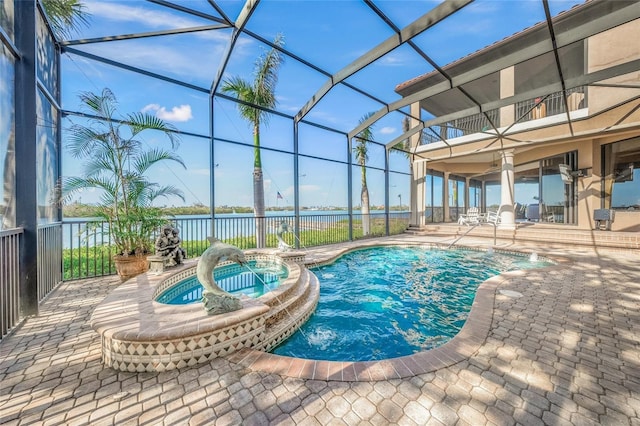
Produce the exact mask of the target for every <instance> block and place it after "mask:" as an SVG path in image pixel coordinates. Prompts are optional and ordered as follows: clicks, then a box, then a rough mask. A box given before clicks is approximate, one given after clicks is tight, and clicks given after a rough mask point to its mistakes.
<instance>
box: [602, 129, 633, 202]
mask: <svg viewBox="0 0 640 426" xmlns="http://www.w3.org/2000/svg"><path fill="white" fill-rule="evenodd" d="M602 150H603V157H604V163H603V177H604V179H603V180H604V185H603V192H604V194H603V199H604V207H605V208H611V209H616V210H628V211H640V138H635V139H629V140H626V141H621V142H616V143H613V144H609V145H605V146H603V147H602Z"/></svg>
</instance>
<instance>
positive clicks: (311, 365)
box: [226, 242, 571, 382]
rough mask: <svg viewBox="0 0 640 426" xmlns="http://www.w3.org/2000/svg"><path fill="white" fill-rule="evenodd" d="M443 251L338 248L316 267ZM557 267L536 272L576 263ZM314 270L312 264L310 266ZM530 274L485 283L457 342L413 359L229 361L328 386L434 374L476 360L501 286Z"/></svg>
mask: <svg viewBox="0 0 640 426" xmlns="http://www.w3.org/2000/svg"><path fill="white" fill-rule="evenodd" d="M385 246H396V247H403V246H404V247H416V246H425V247H427V246H428V247H440V248H441V247H443V245H442V244H437V243H426V244H411V243H406V242H402V243H395V242H385V243H380V242H371V243H364V244H360V245H352V246H349V247H344V248H339V249H336V251H335V252H334V253H332V255H330V256H329V257H327V258H326V259H322V260H321V261H315V263H313V266H317V265H323V264H327V263H331V262H333V261H334V260H335V259H337V258H338V257H340V256H342V255H344V254H345V253H348V252H351V251H356V250H359V249H364V248H372V247H385ZM457 247H459V248H463V249H467V250H478V251H480V250H485V251H486V248H484V249H482V248H478V247H473V246H464V245H459V246H457ZM494 250H495V251H496V252H503V253H517V254H520V255H522V254H530V253H529V252H526V251H517V250H502V249H494ZM545 258H546V259H550V260H552V261H553V262H555V263H556V264H555V265H552V266H547V267H543V268H535V270H536V271H552V270H554V269H559V268H563V267H565V265H566V264H567V263H569V262H571V260H570V259H568V258H565V257H560V256H543V257H541V259H545ZM307 266H310V265H309V262H308V264H307ZM524 274H526V271H525V270H518V271H508V272H503V273H501V274H499V275H496V276H494V277H491V278H489V279H487V280H485V281H483V282H482V283H481V284H480V285H479V286H478V290H477V291H476V295H475V298H474V300H473V303H472V305H471V310H470V312H469V316H468V317H467V320H466V321H465V323H464V325H463V327H462V329H461V330H460V331H459V332H458V334H456V335H455V336H454V337H453V338H452V339H451V340H449V341H448V342H447V343H445V344H444V345H442V346H439V347H437V348H434V349H430V350H428V351H423V352H418V353H415V354H412V355H406V356H402V357H396V358H389V359H384V360H377V361H326V360H313V359H304V358H294V357H289V356H283V355H276V354H272V353H268V352H263V351H259V350H256V349H250V348H245V349H241V350H239V351H236V352H234V353H232V354H229V355H227V356H226V358H227V360H229V361H230V362H233V363H235V364H238V365H240V366H243V367H245V368H247V369H249V370H252V371H260V372H264V373H270V374H278V375H281V376H287V377H293V378H299V379H310V380H322V381H342V382H359V381H380V380H390V379H402V378H406V377H413V376H417V375H420V374H424V373H430V372H433V371H436V370H439V369H442V368H445V367H449V366H451V365H453V364H457V363H458V362H461V361H464V360H465V359H468V358H470V357H471V356H472V355H473V354H474V353H476V352H477V351H478V350H479V349H480V347H481V346H482V344H483V343H484V342H485V340H486V339H487V337H488V336H489V332H490V330H491V324H492V321H493V312H494V303H495V299H496V291H497V290H498V287H499V286H500V285H501V284H502V283H505V282H508V281H509V280H510V279H512V278H514V277H518V276H521V275H524Z"/></svg>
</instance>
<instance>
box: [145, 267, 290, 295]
mask: <svg viewBox="0 0 640 426" xmlns="http://www.w3.org/2000/svg"><path fill="white" fill-rule="evenodd" d="M287 277H288V269H287V268H286V267H285V266H284V265H283V264H277V263H273V262H264V261H262V262H261V261H258V260H251V261H249V262H247V264H246V265H238V264H236V263H230V264H227V265H224V266H220V267H217V268H215V269H214V272H213V278H214V280H215V281H216V284H218V286H220V288H222V289H223V290H224V291H226V292H228V293H230V294H232V295H234V296H236V297H240V296H241V295H245V296H248V297H251V298H258V297H261V296H263V295H264V294H265V293H268V292H270V291H272V290H275V289H276V288H278V287H279V286H280V284H281V283H282V282H283V281H284V280H285V279H286V278H287ZM202 291H203V287H202V284H200V282H199V281H198V278H197V277H196V276H195V275H193V276H190V277H187V278H185V279H183V280H181V281H180V282H178V283H176V284H174V285H173V286H171V287H170V288H168V289H166V290H165V291H164V292H162V293H161V294H160V295H159V296H158V297H157V298H156V301H157V302H160V303H164V304H169V305H186V304H190V303H198V302H200V301H201V299H202Z"/></svg>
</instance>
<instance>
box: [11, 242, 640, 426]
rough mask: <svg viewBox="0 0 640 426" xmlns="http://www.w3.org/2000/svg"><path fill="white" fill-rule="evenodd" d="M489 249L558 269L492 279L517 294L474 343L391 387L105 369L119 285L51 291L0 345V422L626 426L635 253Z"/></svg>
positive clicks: (638, 323) (230, 370) (631, 383)
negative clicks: (547, 260)
mask: <svg viewBox="0 0 640 426" xmlns="http://www.w3.org/2000/svg"><path fill="white" fill-rule="evenodd" d="M392 239H393V240H399V241H403V242H406V243H408V244H410V243H414V242H415V243H429V242H442V243H444V244H446V243H448V242H450V241H452V239H453V238H451V237H429V236H411V235H402V236H397V237H392ZM461 243H463V244H465V245H479V246H487V245H488V244H490V243H492V240H491V241H489V240H487V239H480V238H477V237H465V238H464V239H463V240H462V241H461ZM498 247H499V248H505V249H514V250H515V249H522V250H524V251H527V252H530V251H536V252H537V253H538V254H540V255H556V256H563V257H567V258H570V259H571V260H572V261H571V262H569V263H567V264H565V265H563V267H562V268H551V269H548V270H545V271H536V270H533V271H528V272H527V273H526V274H513V275H510V276H508V277H506V278H505V279H503V280H501V281H500V283H499V284H498V285H497V286H496V288H497V289H501V290H513V291H517V292H520V293H522V294H523V295H524V296H523V297H519V298H510V297H507V296H505V295H502V294H500V293H498V292H495V296H494V302H493V312H492V319H491V325H490V327H489V328H488V334H487V335H486V336H481V337H483V341H482V343H481V344H480V345H479V347H478V349H477V350H475V351H474V352H473V353H472V354H471V356H468V357H463V359H462V360H461V361H458V362H456V363H454V364H452V365H450V366H448V367H445V368H440V369H437V370H435V371H432V372H429V373H423V374H416V375H415V376H410V377H406V378H402V379H399V378H398V379H384V380H373V381H372V380H369V381H351V382H345V381H337V380H318V379H302V378H298V377H290V376H284V375H280V374H274V373H271V372H265V370H267V371H268V370H269V369H272V370H273V371H281V367H276V366H269V365H263V366H261V367H260V368H254V366H252V365H251V363H247V362H246V360H247V358H246V357H244V358H243V357H241V356H238V355H236V356H235V357H234V356H231V357H229V358H227V359H217V360H214V361H212V362H211V363H209V364H204V365H200V366H197V367H193V368H186V369H182V370H172V371H169V372H165V373H124V372H117V371H115V370H112V369H109V368H105V367H104V366H103V365H102V364H101V360H100V341H99V336H98V334H97V333H95V332H94V331H93V330H92V329H91V327H90V326H89V323H88V319H89V316H90V314H91V312H92V310H93V308H94V307H95V306H96V305H97V303H98V302H99V301H101V300H102V299H103V298H104V297H105V296H106V295H107V294H108V293H109V292H110V291H112V290H113V289H114V288H115V287H117V286H118V285H119V279H118V278H116V277H111V278H101V279H93V280H83V281H74V282H68V283H64V284H63V285H61V286H60V287H59V288H58V289H56V290H55V291H54V292H53V293H52V294H51V296H50V297H49V298H48V299H47V300H46V301H45V302H44V303H43V304H42V305H41V309H40V315H39V316H38V317H36V318H30V319H28V320H27V321H26V323H25V324H24V325H23V326H22V327H20V328H19V329H18V330H16V332H15V333H13V334H12V335H11V336H9V337H8V338H5V339H4V340H3V341H2V342H1V343H0V351H1V353H0V424H3V425H5V424H6V425H40V424H42V425H55V424H64V425H76V424H77V425H86V424H90V425H110V424H118V425H139V424H140V425H142V424H145V425H158V424H166V425H236V424H243V425H266V424H278V425H289V424H291V425H296V424H300V425H356V424H363V425H387V424H406V425H427V424H428V425H454V424H455V425H467V424H468V425H474V426H475V425H484V424H496V425H514V424H524V425H536V424H549V425H565V424H567V425H568V424H574V425H606V424H611V425H635V426H640V420H639V417H640V253H639V252H638V251H637V250H624V251H620V250H616V251H609V250H605V249H602V248H599V249H594V248H589V247H586V246H583V247H576V248H571V249H567V248H566V247H562V246H560V245H557V246H553V245H551V244H547V245H545V246H543V245H541V244H537V245H528V246H526V247H522V246H517V247H516V246H513V245H512V243H509V242H506V241H503V242H501V241H498ZM338 250H339V247H335V246H329V247H321V248H317V249H311V250H309V253H308V255H307V257H308V258H311V259H316V260H318V261H321V260H322V259H324V258H326V257H331V256H333V255H334V254H335V253H336V251H338Z"/></svg>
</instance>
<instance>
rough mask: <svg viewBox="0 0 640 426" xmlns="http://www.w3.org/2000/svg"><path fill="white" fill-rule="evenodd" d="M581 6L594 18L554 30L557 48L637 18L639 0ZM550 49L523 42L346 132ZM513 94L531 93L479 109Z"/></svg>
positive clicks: (542, 43)
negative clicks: (523, 43) (506, 98)
mask: <svg viewBox="0 0 640 426" xmlns="http://www.w3.org/2000/svg"><path fill="white" fill-rule="evenodd" d="M583 7H584V10H583V12H582V13H584V14H586V15H587V16H592V17H594V18H593V19H589V20H586V21H585V22H584V23H582V24H580V25H577V26H569V27H567V26H565V28H564V31H557V32H556V46H555V47H556V48H557V49H560V48H562V47H564V46H568V45H570V44H571V43H575V42H577V41H580V40H583V39H586V38H588V37H591V36H593V35H596V34H599V33H601V32H603V31H606V30H608V29H611V28H614V27H616V26H618V25H622V24H624V23H626V22H629V21H632V20H634V19H638V18H640V2H634V3H629V2H603V1H601V2H591V3H587V4H586V5H585V6H583ZM607 8H609V9H612V8H613V9H615V10H608V11H607V13H605V10H604V9H607ZM553 50H554V46H553V43H552V42H551V41H550V39H549V38H547V39H544V40H542V41H539V42H537V43H534V44H532V45H528V46H523V48H522V49H519V50H515V51H514V52H512V53H510V54H506V55H503V56H500V57H496V59H495V60H493V61H490V62H487V63H484V64H478V66H477V67H475V68H474V69H472V70H471V71H468V72H465V73H462V74H460V75H456V76H453V77H452V79H451V83H449V82H448V81H443V82H441V83H438V84H435V85H433V86H430V87H427V88H425V89H422V90H420V91H418V92H415V93H412V94H411V95H409V96H406V97H404V98H402V99H400V100H398V101H396V102H392V103H390V104H389V105H386V106H384V107H383V108H381V109H380V110H379V111H377V112H376V113H375V114H374V115H373V116H371V117H370V118H369V119H367V120H365V121H364V122H362V123H360V124H359V125H358V126H357V127H356V128H354V129H353V130H352V131H350V132H349V135H350V136H351V135H355V134H358V133H359V132H360V131H361V130H362V129H364V128H366V127H369V126H371V125H373V124H374V123H375V122H376V121H378V120H379V119H380V118H382V117H383V116H385V115H386V114H388V113H390V112H392V111H396V110H398V109H400V108H404V107H406V106H408V105H411V104H412V103H415V102H419V101H421V100H422V99H425V98H428V97H431V96H434V95H437V94H440V93H443V92H445V91H447V90H449V89H452V88H455V87H460V86H462V85H464V84H466V83H469V82H471V81H474V80H477V79H479V78H482V77H486V76H487V75H490V74H492V73H494V72H498V71H500V70H501V69H504V68H507V67H510V66H512V65H514V64H518V63H521V62H524V61H526V60H529V59H533V58H535V57H537V56H540V55H543V54H545V53H550V52H552V51H553ZM622 65H625V64H622ZM613 68H616V67H612V68H611V69H612V70H613ZM627 68H629V67H627ZM603 71H606V70H603ZM631 72H633V71H631ZM615 75H619V74H618V72H617V71H616V72H614V75H611V77H613V76H615ZM605 78H607V77H601V78H600V80H603V79H605ZM579 80H580V79H579V78H576V79H571V81H575V82H574V83H571V84H570V83H569V80H568V81H566V82H565V86H566V87H567V88H571V87H577V86H580V85H584V84H586V83H583V84H580V83H579ZM596 81H599V80H596ZM550 86H554V87H557V89H556V90H553V91H560V90H562V84H561V83H560V82H557V83H555V84H553V85H549V87H550ZM539 89H541V88H539ZM538 93H540V91H538ZM549 93H550V92H549ZM527 96H528V95H527ZM516 98H518V99H520V98H521V99H520V100H525V99H530V98H531V97H528V98H527V97H524V96H523V95H522V94H520V95H518V96H514V97H511V98H508V99H511V100H512V101H510V102H506V103H504V102H503V101H504V100H503V99H501V100H499V101H495V102H490V103H487V104H483V105H481V107H480V109H481V111H488V110H490V109H494V108H498V107H500V106H504V105H509V104H510V103H513V102H514V101H513V100H514V99H516ZM442 122H444V121H442ZM426 127H428V126H426Z"/></svg>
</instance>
